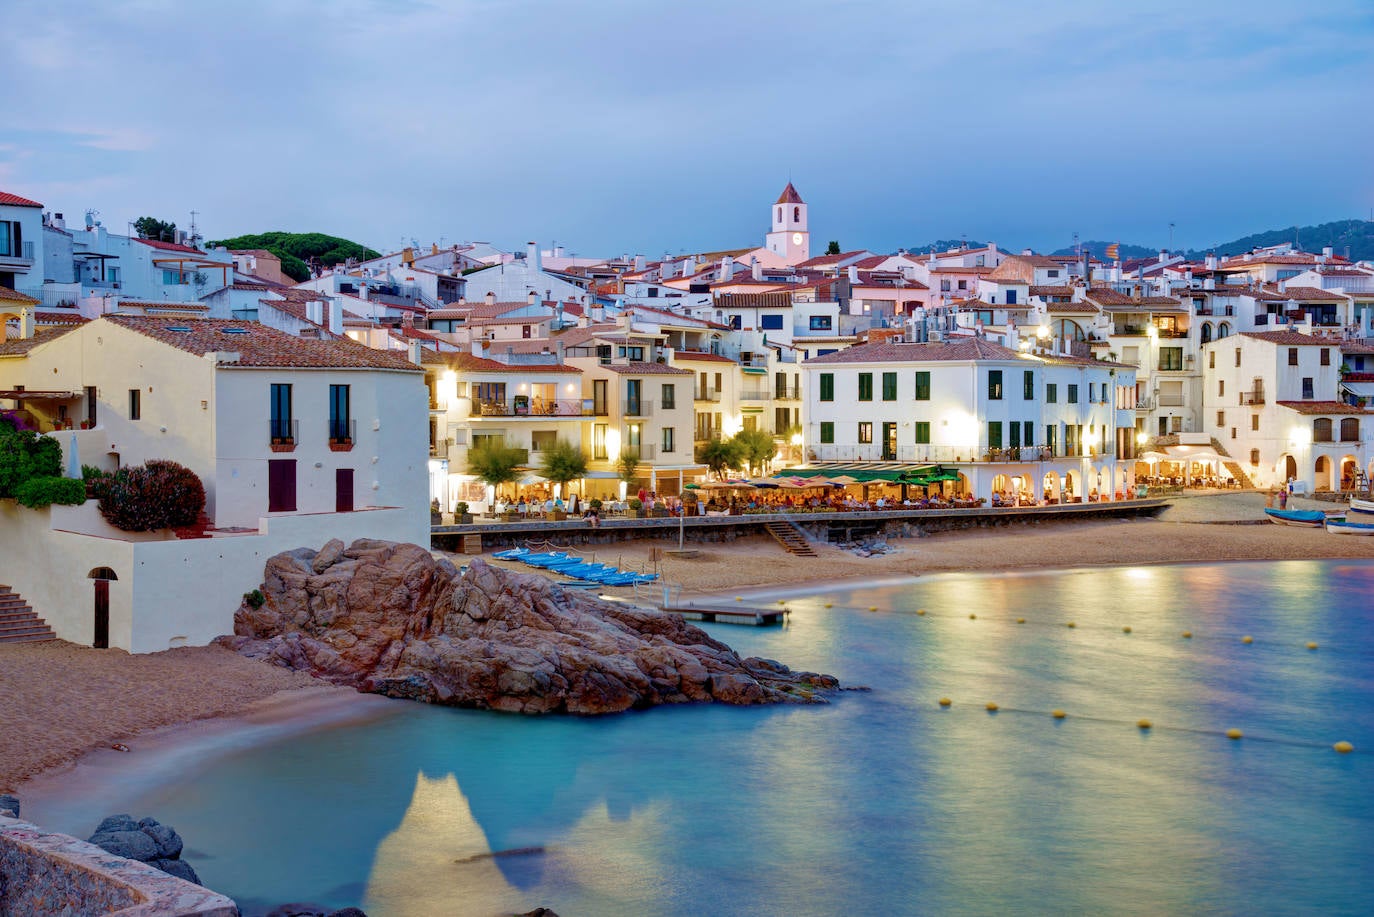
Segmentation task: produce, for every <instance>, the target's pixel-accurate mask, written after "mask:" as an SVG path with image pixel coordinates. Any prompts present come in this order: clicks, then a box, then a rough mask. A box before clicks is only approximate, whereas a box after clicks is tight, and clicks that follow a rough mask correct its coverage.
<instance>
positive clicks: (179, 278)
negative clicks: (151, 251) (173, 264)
mask: <svg viewBox="0 0 1374 917" xmlns="http://www.w3.org/2000/svg"><path fill="white" fill-rule="evenodd" d="M162 282H163V283H169V284H178V283H185V282H186V275H185V274H183V273H181V271H168V270H164V271H163V272H162Z"/></svg>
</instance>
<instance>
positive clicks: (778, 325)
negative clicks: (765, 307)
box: [759, 315, 782, 331]
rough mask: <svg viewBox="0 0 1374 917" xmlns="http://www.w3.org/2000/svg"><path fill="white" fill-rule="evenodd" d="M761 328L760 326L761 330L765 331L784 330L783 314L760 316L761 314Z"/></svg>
mask: <svg viewBox="0 0 1374 917" xmlns="http://www.w3.org/2000/svg"><path fill="white" fill-rule="evenodd" d="M759 328H760V329H761V330H763V331H781V330H782V316H781V315H760V316H759Z"/></svg>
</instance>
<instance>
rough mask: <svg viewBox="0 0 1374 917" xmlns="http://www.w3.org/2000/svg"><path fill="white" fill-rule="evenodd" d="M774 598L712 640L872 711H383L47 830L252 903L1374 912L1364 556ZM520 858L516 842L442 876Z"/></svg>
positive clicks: (1369, 602) (382, 914)
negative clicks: (116, 827)
mask: <svg viewBox="0 0 1374 917" xmlns="http://www.w3.org/2000/svg"><path fill="white" fill-rule="evenodd" d="M789 601H790V605H791V607H792V608H793V610H794V611H793V614H792V616H791V620H790V623H789V625H788V626H787V627H786V628H785V629H780V628H775V629H753V628H740V627H732V626H729V625H716V626H713V627H712V628H711V630H712V633H713V634H715V635H716V636H718V637H721V638H722V639H725V640H727V641H729V642H730V643H732V644H733V645H734V646H736V647H737V648H738V649H740V650H741V651H743V652H746V653H751V654H759V655H766V656H770V657H773V658H777V659H781V660H784V661H786V662H788V663H789V664H791V665H794V666H799V667H803V668H811V669H816V670H819V671H825V672H832V673H835V674H837V675H839V676H840V677H841V678H842V679H843V680H844V681H845V682H847V683H851V684H853V683H857V684H865V685H870V686H872V688H873V690H872V692H871V693H846V694H843V695H841V696H839V697H838V698H837V699H836V701H835V702H834V703H833V704H831V705H829V706H825V707H786V708H768V709H734V708H712V707H691V708H677V709H668V710H663V709H660V710H653V711H648V712H645V713H635V714H627V715H624V716H618V717H610V718H603V719H567V718H547V719H522V718H517V717H513V716H500V715H494V714H484V713H478V712H470V711H458V710H449V709H443V708H435V707H425V706H421V705H411V704H408V703H405V702H396V703H395V704H390V705H386V709H385V712H384V713H383V714H382V715H381V716H379V717H378V718H376V719H373V720H371V721H369V722H367V723H364V724H357V725H352V726H344V727H337V728H326V729H321V730H317V731H314V732H307V733H305V734H302V735H299V736H296V737H293V738H291V739H290V740H289V741H286V740H283V741H277V742H272V743H269V744H265V745H258V746H255V747H250V748H243V749H237V750H234V751H231V752H226V753H222V754H216V755H214V756H212V757H207V758H206V759H205V760H203V761H201V762H199V763H198V764H197V765H196V766H195V768H194V772H193V773H190V772H188V773H186V774H185V775H184V776H183V777H181V778H178V779H174V780H171V781H170V782H168V783H166V784H165V785H163V786H161V787H159V788H158V789H156V790H152V791H146V790H145V791H140V792H139V793H138V794H136V795H133V796H130V795H128V794H124V795H121V792H120V788H119V787H118V786H110V787H106V788H104V789H102V790H101V791H100V792H99V793H97V794H96V796H95V797H93V798H90V799H83V800H80V801H79V802H80V805H81V808H82V811H83V812H86V813H89V816H90V817H89V818H88V819H85V821H89V822H90V823H91V824H89V825H88V824H85V823H84V822H81V823H76V824H69V825H61V824H53V825H52V826H53V827H56V828H60V829H64V830H72V831H77V832H88V831H89V830H90V828H91V827H93V824H94V821H95V820H96V819H98V818H99V816H100V815H103V814H106V813H108V812H113V811H131V812H134V813H135V814H136V815H141V814H152V815H154V816H155V817H157V818H159V819H160V820H162V821H164V822H166V823H169V824H172V825H174V826H175V827H176V828H177V829H178V830H179V831H180V832H181V833H182V834H183V836H185V837H186V838H187V844H188V848H189V849H188V852H187V854H186V856H187V859H188V860H190V862H191V863H192V864H193V865H194V866H195V868H196V869H197V870H198V871H199V872H200V875H201V876H202V878H203V879H204V880H205V881H206V883H207V884H208V885H209V886H211V887H213V888H215V889H217V890H219V891H223V892H225V893H226V894H229V895H231V896H233V897H235V898H236V899H238V900H239V901H240V903H241V904H244V905H246V908H245V912H246V913H248V914H252V913H254V912H255V910H254V909H255V908H258V907H260V906H261V905H267V904H276V903H280V902H282V901H288V900H315V901H319V902H321V903H325V904H329V905H332V906H336V907H337V906H343V905H347V904H356V905H360V906H362V907H364V908H365V909H366V910H367V912H368V913H369V914H370V915H373V917H388V915H412V914H415V915H426V914H469V913H470V914H479V915H487V914H496V913H501V912H510V911H525V910H529V909H531V908H533V907H535V906H537V905H545V906H549V907H552V908H554V909H555V910H557V911H558V912H559V913H560V914H562V915H564V917H575V915H583V914H593V915H601V914H611V915H621V914H623V915H644V914H655V915H674V914H676V915H701V914H789V915H807V914H820V915H829V914H879V913H881V914H888V913H904V914H954V913H959V914H964V913H982V914H1005V913H1045V914H1060V913H1121V914H1148V915H1158V914H1197V913H1208V914H1237V915H1241V914H1256V913H1264V914H1295V913H1310V912H1323V913H1332V914H1341V913H1348V914H1367V913H1370V912H1374V869H1371V868H1370V866H1369V856H1370V853H1371V851H1374V785H1372V784H1371V778H1374V765H1372V764H1371V761H1372V760H1374V703H1371V701H1374V667H1372V666H1371V662H1372V661H1374V652H1372V651H1374V564H1369V563H1350V562H1289V563H1266V564H1232V565H1206V566H1204V565H1199V566H1176V567H1144V568H1126V569H1116V570H1092V571H1070V572H1055V573H1047V574H1037V575H1025V576H999V577H981V576H979V577H975V576H963V575H955V576H942V577H932V578H925V579H917V580H910V581H903V582H892V583H878V584H873V585H870V586H866V587H864V588H846V589H843V590H837V591H832V592H828V593H825V594H815V593H810V594H804V595H796V596H794V597H792V598H791V599H790V600H789ZM825 603H832V604H833V606H834V607H831V608H825V607H824V604H825ZM870 606H876V607H877V608H878V609H879V610H878V611H876V612H870V611H869V610H868V608H869V607H870ZM918 609H925V610H926V611H927V614H925V615H924V616H922V615H918V614H916V611H917V610H918ZM970 614H974V615H976V616H977V617H976V619H970V617H969V615H970ZM1018 616H1019V617H1024V618H1026V623H1024V624H1017V623H1016V618H1017V617H1018ZM1070 621H1072V622H1074V623H1075V624H1076V627H1074V628H1072V629H1071V628H1068V627H1067V626H1066V624H1067V623H1068V622H1070ZM1126 625H1129V626H1130V627H1131V628H1132V632H1131V633H1130V634H1126V633H1123V631H1122V628H1123V626H1126ZM1184 630H1189V631H1191V632H1192V634H1193V637H1192V638H1191V639H1184V638H1182V637H1181V636H1180V634H1181V632H1182V631H1184ZM1242 635H1251V636H1253V638H1254V639H1253V643H1251V644H1249V645H1246V644H1244V643H1242V642H1241V639H1240V638H1241V637H1242ZM1308 641H1315V642H1317V643H1318V644H1319V647H1320V648H1319V649H1317V650H1315V651H1312V650H1308V649H1306V648H1305V644H1306V643H1307V642H1308ZM942 696H947V697H949V698H950V699H951V700H952V702H953V703H952V705H951V706H950V707H949V708H948V709H942V708H941V707H940V706H939V705H938V703H937V700H938V699H939V698H940V697H942ZM988 701H994V702H996V703H998V704H999V705H1001V710H1000V711H999V712H997V713H995V714H993V713H989V712H987V711H986V710H985V709H984V705H985V704H986V703H987V702H988ZM1055 708H1061V709H1063V710H1065V711H1066V712H1067V714H1068V716H1067V718H1065V719H1063V720H1055V719H1053V718H1052V717H1051V716H1050V711H1051V710H1052V709H1055ZM1143 717H1144V718H1149V719H1150V720H1152V721H1153V723H1154V724H1155V728H1154V729H1153V730H1151V731H1149V732H1142V731H1140V730H1139V729H1137V728H1136V726H1135V723H1136V721H1137V720H1139V719H1141V718H1143ZM1233 727H1234V728H1239V729H1241V730H1243V732H1244V734H1245V738H1243V739H1241V740H1240V741H1231V740H1228V739H1227V738H1225V737H1224V736H1223V734H1222V733H1224V732H1225V730H1227V729H1229V728H1233ZM1338 740H1347V741H1350V742H1352V743H1354V745H1355V747H1356V752H1355V753H1354V754H1347V755H1341V754H1337V753H1336V752H1334V751H1333V750H1332V749H1331V745H1332V743H1334V742H1336V741H1338ZM32 814H33V815H34V817H36V818H40V819H41V818H42V817H43V813H41V812H38V811H34V812H33V813H32ZM54 817H57V815H56V814H55V816H54ZM66 817H67V818H68V819H69V820H70V819H74V818H75V816H71V815H68V816H66ZM83 836H84V835H83ZM524 847H542V848H543V852H542V853H526V854H521V855H512V856H506V857H499V858H494V859H493V858H489V857H479V858H477V859H469V858H471V857H474V856H475V855H480V854H484V853H487V852H490V851H501V850H509V849H512V848H524Z"/></svg>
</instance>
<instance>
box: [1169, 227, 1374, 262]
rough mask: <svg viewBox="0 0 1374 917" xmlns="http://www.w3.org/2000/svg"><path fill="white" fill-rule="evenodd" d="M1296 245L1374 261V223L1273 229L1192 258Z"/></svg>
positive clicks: (1192, 254)
mask: <svg viewBox="0 0 1374 917" xmlns="http://www.w3.org/2000/svg"><path fill="white" fill-rule="evenodd" d="M1285 242H1295V243H1297V245H1298V247H1299V248H1301V249H1302V250H1303V251H1305V252H1319V251H1321V250H1322V248H1324V247H1325V246H1328V245H1329V246H1331V248H1332V249H1334V250H1335V254H1337V255H1341V256H1343V257H1344V256H1346V250H1347V249H1349V258H1350V260H1351V261H1366V260H1374V221H1371V220H1336V221H1334V222H1331V223H1321V224H1318V225H1317V226H1290V227H1288V228H1287V229H1271V230H1269V231H1268V232H1257V233H1254V234H1253V235H1249V236H1243V237H1242V238H1239V239H1236V240H1235V241H1233V242H1226V243H1223V244H1221V245H1218V246H1217V247H1216V248H1213V249H1196V250H1194V251H1190V252H1188V256H1189V257H1190V258H1202V257H1204V256H1205V255H1206V254H1207V252H1209V251H1214V252H1216V253H1217V254H1218V255H1240V254H1244V253H1245V252H1248V251H1250V250H1251V249H1254V248H1267V247H1268V246H1270V245H1282V244H1283V243H1285Z"/></svg>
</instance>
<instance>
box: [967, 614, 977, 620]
mask: <svg viewBox="0 0 1374 917" xmlns="http://www.w3.org/2000/svg"><path fill="white" fill-rule="evenodd" d="M968 619H969V620H970V621H977V620H978V616H977V615H969V616H968Z"/></svg>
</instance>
